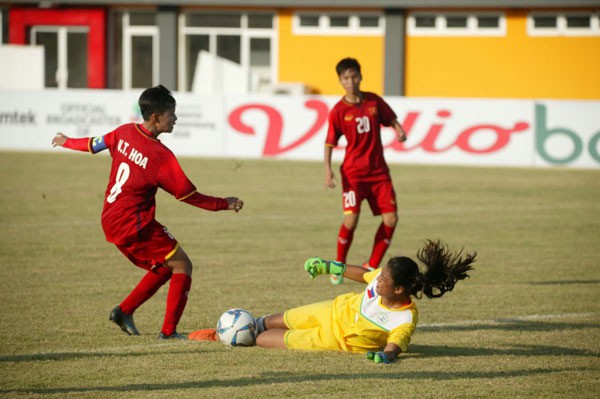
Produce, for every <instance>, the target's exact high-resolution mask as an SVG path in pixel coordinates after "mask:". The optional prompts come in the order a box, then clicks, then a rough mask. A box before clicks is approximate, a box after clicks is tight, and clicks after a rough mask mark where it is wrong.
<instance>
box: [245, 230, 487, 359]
mask: <svg viewBox="0 0 600 399" xmlns="http://www.w3.org/2000/svg"><path fill="white" fill-rule="evenodd" d="M476 255H477V253H476V252H473V253H472V254H466V255H464V256H463V254H462V250H460V251H457V252H453V251H450V250H449V249H448V247H446V246H445V245H443V244H441V243H440V242H439V241H429V240H428V241H427V242H426V245H425V246H424V247H423V248H422V249H421V250H420V251H418V252H417V259H418V260H419V261H421V262H422V263H423V265H424V269H423V271H420V270H419V267H418V266H417V264H416V263H415V262H414V261H413V260H412V259H410V258H408V257H405V256H399V257H394V258H391V259H390V261H389V262H388V263H387V265H386V266H385V267H383V268H381V269H378V270H373V271H367V270H366V269H365V268H363V267H361V266H351V265H344V264H343V263H340V262H336V261H325V260H323V259H320V258H311V259H308V260H307V261H306V264H305V265H304V268H305V269H306V271H307V272H308V273H309V274H310V275H311V277H312V278H314V277H315V276H317V275H320V274H334V275H343V276H344V277H346V278H349V279H351V280H354V281H358V282H363V283H366V284H367V287H366V288H365V290H364V291H363V292H361V293H358V294H355V293H349V294H343V295H340V296H338V297H337V298H335V299H334V300H332V301H325V302H319V303H314V304H310V305H305V306H301V307H298V308H294V309H290V310H288V311H286V312H284V313H277V314H273V315H269V316H263V317H261V318H259V319H258V321H257V324H258V328H259V335H258V337H257V339H256V344H257V345H258V346H261V347H265V348H284V349H303V350H338V351H346V352H358V353H366V354H367V358H368V359H369V360H372V361H374V362H376V363H389V362H391V361H393V360H395V359H396V358H397V357H398V355H399V354H400V353H401V352H406V350H407V348H408V344H409V342H410V339H411V336H412V334H413V332H414V330H415V327H416V325H417V322H418V311H417V307H416V305H415V302H414V300H413V298H421V296H422V294H425V295H426V296H427V297H429V298H438V297H441V296H442V295H444V293H446V292H448V291H452V289H453V288H454V285H455V284H456V282H457V281H458V280H463V279H465V278H467V277H469V276H468V272H469V271H470V270H471V269H472V267H471V264H472V263H473V262H475V257H476Z"/></svg>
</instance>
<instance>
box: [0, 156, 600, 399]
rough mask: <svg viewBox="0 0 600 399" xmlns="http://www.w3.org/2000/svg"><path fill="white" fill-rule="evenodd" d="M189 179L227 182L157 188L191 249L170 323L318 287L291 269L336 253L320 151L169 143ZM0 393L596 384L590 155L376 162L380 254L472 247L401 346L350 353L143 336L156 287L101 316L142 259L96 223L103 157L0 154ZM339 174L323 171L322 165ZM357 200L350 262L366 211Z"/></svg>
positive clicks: (379, 393) (518, 390) (372, 390)
mask: <svg viewBox="0 0 600 399" xmlns="http://www.w3.org/2000/svg"><path fill="white" fill-rule="evenodd" d="M181 164H182V166H183V168H184V170H185V171H186V173H187V175H188V176H189V177H190V179H191V180H192V181H193V182H194V183H195V184H196V186H197V187H198V190H199V191H200V192H202V193H205V194H212V195H216V196H239V197H240V198H242V199H243V200H244V201H245V203H246V205H245V208H244V209H243V211H242V212H240V213H239V214H235V213H234V212H217V213H211V212H207V211H203V210H200V209H197V208H194V207H191V206H188V205H186V204H182V203H179V202H177V201H176V200H175V199H173V198H172V197H170V196H169V195H167V194H165V193H164V192H163V193H160V194H159V196H158V199H157V202H158V204H157V219H158V220H159V221H160V222H161V223H163V224H164V225H166V226H167V227H168V228H169V230H170V232H171V233H172V234H173V235H174V236H175V237H176V238H177V239H178V240H179V242H180V243H181V245H182V246H183V248H184V249H185V250H186V252H187V253H188V255H190V258H191V259H192V261H193V263H194V275H193V283H192V290H191V292H190V296H189V301H188V305H187V308H186V311H185V313H184V315H183V318H182V320H181V323H180V325H179V331H180V332H190V331H192V330H195V329H198V328H206V327H214V326H215V325H216V322H217V319H218V318H219V315H220V314H221V313H223V312H224V311H225V310H227V309H229V308H233V307H242V308H245V309H247V310H249V311H251V312H252V313H253V314H254V315H255V316H259V315H262V314H267V313H273V312H279V311H283V310H286V309H288V308H290V307H294V306H298V305H303V304H307V303H312V302H317V301H321V300H326V299H331V298H333V297H335V296H337V295H338V294H341V293H345V292H350V291H359V290H361V289H362V288H363V287H364V286H363V285H360V284H358V283H353V282H346V283H345V284H343V285H339V286H332V285H331V284H330V283H329V280H328V278H324V277H320V278H317V279H316V280H310V279H309V277H308V275H307V274H306V272H304V270H303V267H302V266H303V263H304V260H305V259H306V258H308V257H311V256H321V257H326V258H332V257H334V256H335V245H336V237H337V231H338V228H339V225H340V223H341V218H342V215H341V204H340V201H341V198H340V197H341V195H340V191H339V188H338V189H336V190H326V189H324V188H323V178H324V171H323V167H322V164H321V163H318V162H292V161H276V160H268V161H257V160H233V159H191V158H184V159H181ZM0 168H1V170H2V175H1V177H0V179H1V185H2V190H1V191H0V227H1V228H0V237H1V238H0V256H1V259H2V264H3V271H2V274H3V276H2V278H1V279H0V300H1V303H2V306H1V307H0V322H1V330H0V348H1V349H0V398H94V399H97V398H167V397H168V398H224V397H227V398H287V397H297V398H378V399H379V398H451V397H456V398H484V397H485V398H524V397H527V398H597V397H599V396H600V382H599V381H600V261H599V257H600V256H599V253H600V244H599V239H600V171H598V170H568V169H516V168H514V169H513V168H467V167H442V166H415V165H391V169H392V176H393V178H394V182H395V185H396V190H397V195H398V203H399V223H398V227H397V229H396V234H395V237H394V241H393V243H392V247H391V248H390V251H388V253H387V256H386V258H388V257H389V256H391V255H398V254H402V255H408V256H414V254H415V252H416V251H417V249H419V248H420V247H421V245H422V243H423V240H425V239H428V238H430V239H438V238H439V239H441V240H443V241H444V242H446V243H447V244H448V245H449V246H450V247H451V248H461V247H464V248H465V250H466V251H473V250H476V251H477V252H478V254H479V255H478V261H477V262H476V263H475V265H474V267H475V270H474V271H473V272H472V273H471V278H470V279H468V280H465V281H461V282H459V283H458V284H457V286H456V288H455V289H454V291H453V292H451V293H448V294H447V295H445V296H444V297H443V298H441V299H433V300H430V299H427V298H424V299H421V300H419V301H418V302H417V304H418V306H419V310H420V325H419V328H418V329H417V331H416V333H415V335H414V337H413V340H412V343H411V345H410V347H409V352H408V353H405V354H402V355H401V356H400V359H399V360H398V361H397V362H395V363H394V364H391V365H376V364H372V363H369V362H367V361H366V360H365V359H364V357H363V356H362V355H353V354H348V353H338V352H294V351H283V350H267V349H261V348H257V347H251V348H233V349H232V348H227V347H225V346H224V345H222V344H220V343H200V342H171V341H167V342H165V341H158V340H157V339H156V337H157V334H158V332H159V330H160V327H161V325H162V318H163V315H164V306H165V300H166V294H167V287H166V286H165V287H163V288H162V290H161V291H159V292H158V293H157V295H155V297H154V298H152V299H150V300H149V301H148V302H147V303H146V304H144V305H143V306H142V307H141V308H140V309H139V310H138V311H137V312H136V324H137V326H138V328H139V329H140V331H141V332H142V335H141V336H136V337H130V336H127V335H125V334H124V333H122V332H121V331H120V330H119V329H118V328H117V327H116V326H115V325H114V324H112V323H111V322H109V321H108V316H109V313H110V310H111V309H112V308H113V307H114V306H115V305H117V304H118V303H119V302H120V301H121V300H122V299H123V298H124V297H125V296H126V295H127V294H128V293H129V291H130V290H131V289H132V288H133V286H134V285H135V284H136V283H137V282H138V281H139V279H140V278H141V277H142V275H143V271H142V270H141V269H137V268H135V267H134V266H133V265H131V264H130V263H129V262H128V261H127V260H126V259H125V258H124V257H123V255H121V253H120V252H119V251H118V250H117V249H116V247H114V246H113V245H112V244H109V243H107V242H106V241H105V240H104V235H103V233H102V229H101V226H100V212H101V209H102V202H103V195H104V190H105V188H106V182H107V178H108V172H109V169H110V158H109V157H107V156H103V155H96V156H91V155H87V154H66V153H62V152H59V151H56V152H54V153H39V154H33V153H19V152H2V153H0ZM338 176H339V174H338ZM363 209H364V211H365V212H363V215H362V219H361V222H360V224H359V227H358V230H357V231H356V235H355V238H354V244H353V246H352V249H351V251H350V255H349V263H357V264H359V263H362V262H364V261H365V260H366V258H367V256H368V255H369V253H370V249H371V244H372V239H373V235H374V232H375V230H376V228H377V226H378V225H379V222H380V219H379V218H373V217H371V215H370V213H369V212H368V208H365V207H363Z"/></svg>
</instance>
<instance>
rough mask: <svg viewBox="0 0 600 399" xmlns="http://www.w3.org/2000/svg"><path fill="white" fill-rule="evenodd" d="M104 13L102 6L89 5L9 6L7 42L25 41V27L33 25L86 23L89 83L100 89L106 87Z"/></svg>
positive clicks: (19, 42) (26, 30)
mask: <svg viewBox="0 0 600 399" xmlns="http://www.w3.org/2000/svg"><path fill="white" fill-rule="evenodd" d="M105 15H106V14H105V11H104V10H102V9H92V8H76V9H75V8H73V9H37V8H11V9H10V11H9V16H8V18H9V21H10V24H9V34H8V37H9V39H8V40H9V43H10V44H28V43H27V32H28V29H29V28H30V27H32V26H36V25H46V26H87V27H89V33H88V54H87V58H88V85H89V87H90V88H93V89H102V88H105V87H106V28H105V26H106V24H105V19H106V16H105Z"/></svg>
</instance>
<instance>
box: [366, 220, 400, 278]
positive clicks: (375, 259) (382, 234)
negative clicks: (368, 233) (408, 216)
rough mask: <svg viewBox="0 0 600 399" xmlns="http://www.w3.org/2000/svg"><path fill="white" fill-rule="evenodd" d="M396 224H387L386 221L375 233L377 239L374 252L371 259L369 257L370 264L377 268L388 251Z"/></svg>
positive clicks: (374, 243)
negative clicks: (391, 225)
mask: <svg viewBox="0 0 600 399" xmlns="http://www.w3.org/2000/svg"><path fill="white" fill-rule="evenodd" d="M395 229H396V226H393V227H390V226H386V225H385V223H383V222H382V223H381V225H380V226H379V229H378V230H377V233H376V234H375V241H374V242H373V252H372V253H371V259H369V266H371V267H373V268H375V269H377V268H378V267H379V264H380V263H381V259H383V255H385V252H386V251H387V249H388V247H389V246H390V244H391V242H392V236H393V235H394V230H395Z"/></svg>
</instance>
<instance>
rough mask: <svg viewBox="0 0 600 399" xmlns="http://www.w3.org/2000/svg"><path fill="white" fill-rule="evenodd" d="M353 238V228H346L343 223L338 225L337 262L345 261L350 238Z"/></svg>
mask: <svg viewBox="0 0 600 399" xmlns="http://www.w3.org/2000/svg"><path fill="white" fill-rule="evenodd" d="M353 238H354V230H350V229H348V228H347V227H346V226H345V225H344V224H343V223H342V227H340V232H339V234H338V241H337V258H336V260H337V261H338V262H342V263H346V256H348V251H349V250H350V245H351V244H352V239H353Z"/></svg>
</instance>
